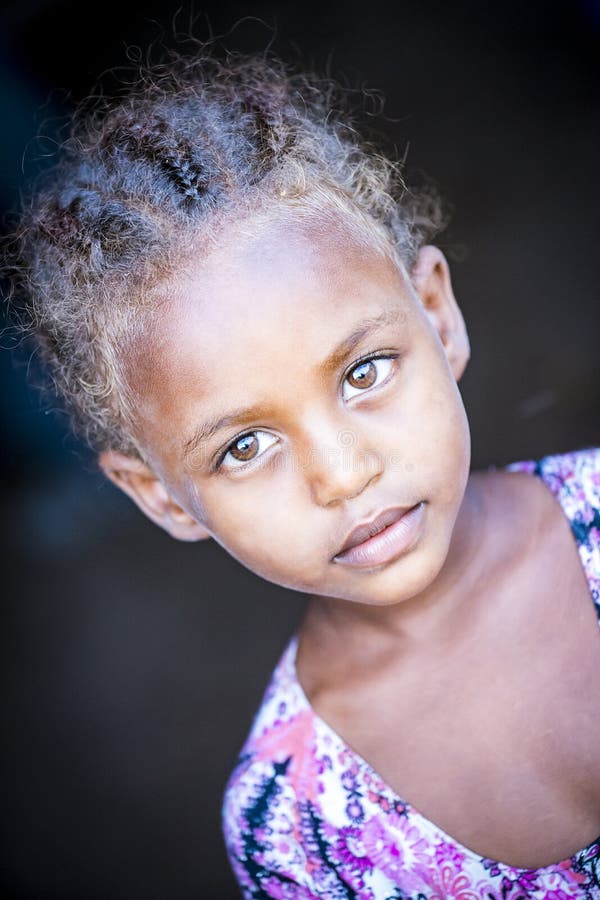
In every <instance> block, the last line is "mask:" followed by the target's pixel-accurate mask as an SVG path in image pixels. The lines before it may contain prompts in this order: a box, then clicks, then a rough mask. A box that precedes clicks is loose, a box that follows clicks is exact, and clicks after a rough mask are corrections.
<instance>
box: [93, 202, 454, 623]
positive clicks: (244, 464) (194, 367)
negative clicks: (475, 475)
mask: <svg viewBox="0 0 600 900" xmlns="http://www.w3.org/2000/svg"><path fill="white" fill-rule="evenodd" d="M414 282H415V284H416V285H417V287H418V288H419V291H420V295H419V293H417V291H416V290H415V287H414V286H413V284H412V283H411V281H410V280H409V278H408V277H407V275H406V274H405V272H404V271H403V270H401V269H400V268H399V267H398V266H397V265H396V264H394V263H393V262H392V261H391V260H390V259H389V258H387V257H386V256H384V255H383V254H381V253H380V252H378V251H377V250H376V249H375V248H371V247H369V246H368V245H367V243H366V242H365V241H364V240H363V241H362V242H361V241H359V240H358V239H356V238H355V237H354V236H353V232H352V231H351V230H350V229H349V228H347V227H346V226H344V224H343V223H342V222H341V221H335V222H334V221H329V222H327V223H326V224H325V223H324V222H322V223H321V224H320V225H319V224H317V223H315V222H314V221H313V222H306V221H305V222H304V223H301V222H298V221H294V220H293V219H292V218H291V217H288V218H285V217H281V218H279V219H278V220H277V221H271V223H270V224H267V225H265V224H262V225H260V226H257V227H254V228H253V224H252V222H250V223H249V224H248V225H247V226H246V227H245V228H244V227H242V226H240V227H239V229H238V231H237V233H236V234H235V235H232V236H230V237H229V238H228V239H227V241H225V242H222V243H221V245H220V248H219V249H218V251H216V252H214V253H213V254H212V255H211V256H210V257H209V259H208V260H204V261H203V262H200V263H197V264H194V263H191V264H189V265H188V266H187V267H186V270H185V271H183V272H181V274H180V276H178V278H177V282H176V284H173V285H169V286H167V288H166V290H167V293H168V300H167V302H166V303H165V304H164V307H163V309H164V315H162V318H161V319H160V323H159V326H158V328H157V333H156V335H155V336H154V337H153V340H152V342H150V341H149V342H148V345H147V346H146V347H145V348H144V353H143V354H142V353H140V354H138V355H136V356H135V357H132V358H131V360H130V366H129V370H130V380H131V383H132V385H133V387H134V390H135V391H136V393H137V396H138V398H139V403H138V414H139V426H138V433H137V437H138V439H139V440H140V442H141V444H142V445H143V446H144V448H145V450H146V453H147V456H148V458H149V459H150V460H151V461H152V464H153V468H154V472H151V471H150V469H148V471H147V472H145V473H142V474H143V477H142V475H140V478H139V480H138V482H137V484H136V486H135V489H133V488H132V487H131V484H132V483H133V482H132V481H130V482H129V488H128V491H129V493H131V494H132V496H134V497H135V499H136V500H137V502H138V503H139V504H140V506H142V508H143V509H144V510H145V511H146V513H147V514H149V515H151V517H152V518H153V519H154V520H155V521H158V522H159V524H161V525H163V526H164V527H165V528H167V529H168V530H170V531H171V532H172V533H174V534H175V533H176V536H178V537H183V538H184V539H186V538H187V539H195V538H199V537H204V536H207V535H210V536H212V537H213V538H214V539H215V540H216V541H218V543H219V544H221V545H222V546H223V547H224V548H225V549H226V550H227V551H228V552H229V553H230V554H231V555H232V556H234V557H235V558H236V559H238V560H239V561H240V562H241V563H242V564H243V565H245V566H246V567H247V568H249V569H250V570H252V571H253V572H255V573H256V574H258V575H260V576H262V577H264V578H266V579H268V580H270V581H274V582H276V583H278V584H281V585H284V586H286V587H289V588H294V589H297V590H300V591H304V592H308V593H311V594H318V595H324V596H332V597H339V598H346V599H348V600H352V601H356V602H360V603H367V604H375V605H385V604H390V603H394V602H397V601H399V600H402V599H404V598H408V597H410V596H413V595H415V594H416V593H418V592H419V591H420V590H423V589H424V588H425V587H426V586H427V585H428V584H429V583H430V582H431V581H432V580H433V578H434V577H435V575H436V574H437V572H438V571H439V570H440V568H441V566H442V564H443V562H444V560H445V558H446V555H447V552H448V547H449V542H450V538H451V534H452V530H453V527H454V524H455V521H456V517H457V514H458V510H459V507H460V504H461V501H462V498H463V493H464V489H465V484H466V479H467V475H468V469H469V449H470V446H469V433H468V427H467V422H466V416H465V412H464V408H463V405H462V401H461V398H460V394H459V392H458V388H457V385H456V378H457V377H459V376H460V374H461V372H462V368H463V367H464V365H465V363H466V354H467V353H468V344H467V343H466V335H465V334H464V326H463V324H462V318H461V316H460V313H459V311H458V308H457V307H456V304H455V301H454V298H453V297H452V290H451V287H450V281H449V277H448V274H447V267H446V264H445V261H444V258H443V256H442V255H441V254H440V253H439V251H436V250H435V249H434V248H425V250H424V251H423V252H422V253H421V255H420V257H419V262H418V264H417V267H416V270H415V273H414ZM461 341H462V343H461ZM461 348H462V349H461ZM465 348H467V349H465ZM114 460H115V457H114V456H113V457H112V464H114ZM104 462H106V458H105V460H104ZM137 471H138V472H139V469H138V470H137ZM112 477H114V469H113V475H112ZM121 486H123V481H121ZM375 520H377V521H375ZM173 522H176V523H177V526H176V528H175V526H173ZM363 524H366V526H367V529H369V526H372V527H371V528H370V531H363V532H362V534H361V533H358V534H356V533H355V534H354V535H353V536H352V535H351V533H352V532H353V530H354V529H355V528H356V527H357V526H360V525H363ZM384 526H385V531H384V532H381V535H380V537H379V538H374V539H371V541H370V542H369V544H364V543H362V546H361V547H358V548H355V549H354V550H352V549H350V550H348V549H347V550H346V552H345V553H344V552H343V549H344V548H345V547H346V548H347V547H348V544H352V543H355V542H356V541H357V540H360V539H362V541H363V542H364V540H365V539H366V538H368V536H369V534H370V532H371V531H373V530H374V529H378V530H381V528H384Z"/></svg>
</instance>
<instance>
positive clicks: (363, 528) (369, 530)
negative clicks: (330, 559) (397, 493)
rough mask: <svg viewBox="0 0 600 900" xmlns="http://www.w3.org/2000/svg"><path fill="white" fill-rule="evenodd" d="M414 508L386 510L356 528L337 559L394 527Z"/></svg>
mask: <svg viewBox="0 0 600 900" xmlns="http://www.w3.org/2000/svg"><path fill="white" fill-rule="evenodd" d="M417 506H418V504H417ZM414 508H415V507H412V506H395V507H391V508H390V509H385V510H384V511H383V512H381V513H379V515H377V516H375V518H374V519H371V521H370V522H363V523H362V524H360V525H357V526H356V528H353V529H352V531H351V532H350V534H349V535H348V537H347V538H346V540H345V541H344V543H343V544H342V546H341V548H340V549H339V550H338V552H337V553H336V557H338V556H341V555H342V554H343V553H346V551H348V550H351V549H352V548H353V547H357V546H358V545H359V544H362V543H364V542H365V541H367V540H368V539H369V538H371V537H373V536H374V535H376V534H379V532H380V531H383V530H384V529H385V528H388V526H390V525H393V524H394V522H398V521H399V520H400V519H401V518H402V517H403V516H404V515H406V513H408V512H410V510H411V509H414ZM334 558H335V557H334Z"/></svg>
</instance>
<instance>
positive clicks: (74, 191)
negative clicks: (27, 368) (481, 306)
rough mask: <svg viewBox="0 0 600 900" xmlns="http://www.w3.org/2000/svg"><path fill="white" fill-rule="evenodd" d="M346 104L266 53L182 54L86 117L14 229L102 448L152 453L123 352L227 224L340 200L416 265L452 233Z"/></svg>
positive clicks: (50, 351)
mask: <svg viewBox="0 0 600 900" xmlns="http://www.w3.org/2000/svg"><path fill="white" fill-rule="evenodd" d="M342 100H343V98H342ZM339 105H340V97H339V96H338V94H337V93H336V88H335V87H333V86H332V85H331V83H329V82H324V81H320V80H319V79H317V78H316V77H314V76H307V75H301V76H300V75H294V74H289V73H288V72H287V71H286V69H285V67H284V66H283V65H282V64H281V63H279V62H276V61H267V60H266V59H264V58H263V57H244V56H234V55H231V56H229V57H228V59H227V61H226V62H220V61H218V60H217V59H216V58H214V57H205V58H196V59H189V58H187V59H186V58H182V57H178V56H174V55H173V56H170V57H169V58H168V62H167V64H163V65H160V66H153V67H148V68H146V69H144V70H143V71H140V73H139V75H138V78H137V81H136V82H135V83H133V84H130V85H128V86H127V89H126V91H125V92H124V93H123V94H122V95H121V96H120V97H118V98H117V99H115V100H112V101H106V100H104V101H102V102H101V103H98V102H96V106H94V107H92V108H90V107H89V105H87V106H84V107H83V109H82V110H81V111H79V112H78V113H76V114H75V116H74V120H73V126H72V130H71V134H70V137H69V138H68V139H67V140H66V142H65V143H64V145H63V146H62V147H61V151H60V158H59V161H58V162H57V163H56V165H55V166H54V168H53V169H52V170H51V171H50V173H49V174H48V175H47V176H46V178H45V182H44V183H43V184H42V185H41V186H38V187H37V189H36V190H35V192H34V193H33V196H32V198H31V199H30V201H29V202H28V204H27V206H26V207H25V209H24V211H23V214H22V217H21V220H20V226H19V228H18V231H17V232H16V234H15V235H13V238H14V240H13V241H12V244H11V247H12V249H11V255H10V267H11V276H12V284H13V292H12V302H11V308H12V310H13V312H15V313H16V320H17V322H18V328H19V329H21V331H22V332H23V333H24V335H25V336H26V337H27V338H30V339H31V340H32V341H33V342H34V345H35V348H36V351H37V352H38V353H39V355H40V359H41V362H42V364H43V366H44V368H45V370H46V372H47V373H48V375H49V381H50V384H51V386H52V388H53V391H54V393H56V394H57V395H58V396H59V398H62V401H63V403H64V404H65V406H66V407H67V409H68V411H69V412H70V415H71V423H72V426H73V428H74V430H75V432H76V433H78V434H79V435H80V437H82V438H83V439H84V441H85V442H86V443H87V444H88V445H89V446H90V447H91V448H92V449H93V450H95V451H101V450H104V449H113V450H120V451H121V452H124V453H127V454H129V455H131V456H134V457H137V458H140V459H144V455H143V451H142V450H141V449H140V447H139V446H138V444H137V442H136V440H135V436H134V429H133V427H132V422H133V407H134V400H133V397H132V396H131V393H130V390H129V388H128V385H127V382H126V379H125V378H124V370H123V365H122V360H123V354H124V348H126V347H127V346H128V345H130V344H131V342H135V341H136V340H137V339H138V338H139V337H140V335H141V334H142V333H143V332H144V329H147V328H148V327H150V326H149V323H150V322H151V317H152V312H153V310H154V309H155V307H156V304H157V302H158V300H157V297H158V291H157V289H158V288H159V286H160V285H161V283H164V281H165V279H166V278H168V277H170V276H172V275H173V273H174V272H175V271H176V267H177V263H178V261H181V258H182V254H185V252H186V249H187V250H189V248H190V247H191V244H192V241H193V243H194V248H195V252H197V249H198V246H200V249H202V247H203V246H205V247H206V248H208V247H209V246H210V241H211V236H212V235H214V234H215V228H216V227H217V226H218V224H219V223H222V222H223V221H224V220H226V219H227V217H230V218H231V217H233V218H235V217H236V216H239V215H241V210H243V209H245V210H246V211H249V210H252V209H257V208H258V207H259V206H260V207H262V208H265V207H267V208H268V205H269V204H273V203H279V204H281V203H284V202H289V203H295V204H296V205H297V206H300V207H302V204H305V203H308V202H309V198H310V197H311V195H315V196H316V195H318V196H320V197H321V198H323V197H328V198H329V199H330V200H334V202H335V203H337V205H338V206H341V207H342V208H344V209H345V210H346V211H347V212H348V213H349V214H351V213H353V214H354V216H355V218H356V217H357V216H358V217H359V218H362V220H363V222H364V223H366V224H367V226H368V227H369V229H370V231H371V232H372V234H373V235H374V236H376V235H379V236H380V237H381V236H383V238H384V239H385V240H386V241H387V242H388V244H389V245H390V247H393V248H394V252H397V254H398V255H399V257H400V259H402V261H403V262H404V263H405V264H406V265H407V267H409V268H410V267H411V265H412V263H413V262H414V260H415V258H416V253H417V250H418V248H419V246H420V245H421V244H422V243H423V242H425V241H426V240H427V239H429V238H430V237H431V236H432V235H433V234H434V233H435V232H436V231H438V230H440V228H441V226H442V225H443V221H442V214H441V208H440V205H439V203H438V201H437V199H436V197H435V196H432V194H431V193H430V192H426V193H424V194H419V195H415V194H414V193H411V192H410V191H408V190H407V189H406V188H405V185H404V183H403V181H402V178H401V174H400V171H399V166H398V165H396V164H394V163H393V162H391V161H389V160H388V159H386V158H384V157H383V156H382V155H381V154H379V153H378V152H377V151H376V150H374V148H373V147H371V146H369V145H366V144H364V143H363V142H361V140H360V138H359V137H358V135H357V133H356V131H355V130H354V128H353V127H352V125H351V124H349V120H348V118H347V117H346V118H345V119H344V118H343V117H342V116H341V115H340V113H339V112H338V111H337V109H338V107H339ZM15 248H16V250H15Z"/></svg>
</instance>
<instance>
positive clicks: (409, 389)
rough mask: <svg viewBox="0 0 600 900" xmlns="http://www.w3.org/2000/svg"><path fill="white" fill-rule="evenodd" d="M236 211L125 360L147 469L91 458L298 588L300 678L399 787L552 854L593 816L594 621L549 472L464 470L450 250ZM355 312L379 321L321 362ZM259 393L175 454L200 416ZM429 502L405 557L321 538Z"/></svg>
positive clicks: (444, 812) (453, 818)
mask: <svg viewBox="0 0 600 900" xmlns="http://www.w3.org/2000/svg"><path fill="white" fill-rule="evenodd" d="M252 224H253V223H250V225H251V226H252ZM247 225H248V223H242V225H241V226H240V228H239V231H238V233H236V234H234V235H231V236H230V237H229V238H228V240H227V241H225V240H224V241H223V242H222V244H221V246H220V248H219V249H217V250H216V251H214V252H213V254H212V255H211V256H210V257H209V258H208V259H207V260H204V261H203V262H197V261H191V262H190V263H189V264H188V265H187V266H186V267H184V268H182V270H181V272H180V273H179V277H178V279H177V282H176V283H172V284H167V285H165V298H166V300H167V302H166V303H165V305H164V310H165V315H164V319H163V321H162V326H161V328H160V329H159V330H158V334H157V335H155V336H154V338H153V340H152V341H151V342H150V341H149V342H148V345H147V346H146V347H144V348H142V351H141V352H138V353H137V354H136V356H135V357H134V356H131V358H129V359H128V360H127V364H128V375H129V380H130V383H131V385H132V387H133V388H134V390H135V391H136V395H137V397H138V398H139V404H138V412H139V417H138V423H137V438H138V440H139V442H140V444H141V445H142V446H143V448H144V451H145V453H146V455H147V457H148V459H149V460H150V462H151V467H150V466H146V465H145V464H143V463H141V462H138V461H136V460H133V459H131V458H129V457H126V456H123V455H122V454H119V453H116V452H113V451H107V452H105V453H103V454H102V455H101V457H100V464H101V466H102V468H103V469H104V471H105V473H106V475H107V476H108V477H109V478H110V479H112V480H113V481H114V482H115V483H116V484H117V485H118V486H119V487H120V488H121V489H122V490H124V491H125V492H126V493H127V494H129V496H130V497H131V498H132V499H133V500H134V501H135V502H136V503H137V504H138V506H139V507H140V508H141V509H142V510H143V511H144V513H145V514H146V515H147V516H148V517H149V518H150V519H152V521H154V522H156V523H157V524H158V525H160V526H161V527H162V528H164V529H165V530H167V531H168V532H169V533H170V534H171V535H173V537H176V538H178V539H180V540H189V541H193V540H201V539H204V538H207V537H212V538H214V539H215V540H216V541H218V542H219V543H220V544H221V545H222V546H223V547H224V548H225V549H226V550H227V551H228V552H229V553H230V554H231V555H232V556H234V557H235V558H236V559H238V560H239V561H240V562H241V563H242V564H244V565H245V566H246V567H247V568H249V569H250V570H251V571H253V572H255V573H256V574H258V575H260V576H262V577H263V578H265V579H267V580H270V581H274V582H276V583H278V584H281V585H284V586H286V587H289V588H293V589H296V590H299V591H303V592H305V593H307V594H309V595H310V597H311V599H310V601H309V605H308V609H307V613H306V617H305V620H304V623H303V626H302V629H301V632H300V643H299V650H298V658H297V668H298V674H299V678H300V681H301V683H302V684H303V686H304V689H305V691H306V693H307V695H308V696H309V699H310V700H311V702H312V704H313V706H314V708H315V710H316V711H317V713H318V714H320V715H321V716H323V717H324V718H325V719H326V720H327V721H328V722H329V723H330V724H331V725H332V727H334V728H335V729H336V730H337V731H339V733H341V734H342V735H343V736H344V738H345V739H346V740H347V741H348V742H349V743H350V744H351V745H352V746H354V747H355V749H356V750H357V751H358V752H359V753H360V754H361V755H362V756H364V757H366V758H367V759H368V760H369V761H370V762H371V763H372V765H373V766H374V767H375V768H376V769H377V770H378V771H379V772H380V774H381V775H382V776H383V777H384V778H385V779H386V780H387V781H388V783H389V784H390V785H391V786H392V787H393V788H394V789H395V790H396V791H397V792H398V793H399V794H400V795H402V796H406V797H407V798H408V799H409V800H410V801H411V802H413V803H414V804H415V805H416V807H417V808H419V809H421V810H422V811H423V813H424V815H426V816H427V817H428V818H431V819H432V820H433V821H435V822H437V823H438V824H439V825H440V826H441V827H442V828H444V830H446V831H447V832H448V833H450V834H452V835H453V836H454V837H455V838H456V839H458V840H460V841H462V842H463V843H464V844H465V845H467V846H469V847H471V848H473V849H474V850H476V851H477V852H478V853H481V854H482V855H485V856H488V857H491V858H496V859H503V860H504V861H505V862H509V863H511V864H514V865H522V866H532V867H533V866H539V865H546V864H549V863H551V862H554V861H556V860H557V859H562V858H565V857H566V856H568V855H570V854H571V853H573V852H575V851H576V850H578V849H580V848H581V847H582V846H584V845H585V844H587V843H589V842H590V841H591V840H592V839H593V838H594V837H595V836H596V835H597V834H598V833H600V751H598V750H594V749H593V748H598V747H600V726H598V725H596V724H594V723H595V721H596V720H597V716H596V715H595V713H594V709H593V707H594V703H593V697H592V696H591V691H590V689H589V685H590V684H592V678H593V672H594V671H595V672H597V671H598V665H599V664H600V642H599V641H598V638H597V625H596V624H595V622H594V611H593V607H592V604H591V602H590V597H589V590H588V587H587V583H586V581H585V577H584V573H583V571H582V568H581V564H580V563H579V558H578V555H577V550H576V548H575V545H574V542H573V539H572V537H571V535H570V532H569V528H568V525H567V523H566V519H565V518H564V515H563V513H562V511H561V510H560V508H559V507H558V505H557V504H556V501H554V499H553V498H552V496H551V495H550V494H549V492H548V490H547V489H546V488H545V487H544V486H543V485H541V484H539V483H538V482H537V480H536V479H532V478H531V476H528V475H517V474H510V473H502V472H500V473H492V472H489V473H474V474H472V475H471V476H470V477H469V474H468V473H469V460H470V443H469V432H468V426H467V421H466V416H465V412H464V408H463V405H462V401H461V398H460V394H459V392H458V389H457V381H458V379H459V378H460V376H461V375H462V373H463V371H464V368H465V366H466V364H467V361H468V356H469V344H468V339H467V335H466V330H465V326H464V322H463V319H462V316H461V314H460V311H459V309H458V306H457V304H456V300H455V298H454V295H453V292H452V286H451V282H450V275H449V271H448V266H447V264H446V261H445V259H444V257H443V255H442V254H441V253H440V251H439V250H437V249H435V248H433V247H425V248H423V249H422V250H421V252H420V253H419V257H418V261H417V264H416V267H415V269H414V271H413V272H412V273H411V278H409V277H408V276H407V274H406V272H405V271H404V270H403V269H402V268H401V267H398V266H397V265H396V264H394V263H393V262H392V261H391V260H390V259H389V258H388V257H386V256H384V255H382V254H381V253H379V252H377V251H376V250H375V249H369V248H365V246H364V243H363V245H361V244H360V242H359V241H357V240H354V238H353V236H352V234H351V233H350V232H349V230H348V229H347V228H346V227H344V225H342V224H341V223H339V222H338V223H337V224H335V223H334V224H332V223H331V222H329V223H328V224H327V227H325V228H323V227H319V225H318V223H314V222H313V223H312V224H310V223H309V224H307V223H306V222H305V223H304V224H300V223H297V222H294V221H293V220H292V219H291V218H290V217H289V216H288V217H287V218H286V217H285V216H284V215H282V216H281V217H280V218H279V220H277V221H271V222H270V223H264V222H263V223H262V224H261V225H260V226H256V227H247ZM368 316H369V317H375V316H385V317H386V321H385V322H384V323H383V324H381V325H380V326H378V327H377V329H376V330H372V331H371V332H370V334H368V335H367V336H365V337H363V338H362V340H361V341H360V342H359V343H358V344H357V345H356V346H355V347H354V349H353V350H352V351H351V352H348V353H347V354H346V355H345V356H344V357H343V358H340V359H338V360H337V361H336V364H335V366H332V367H331V368H330V369H329V370H324V369H323V368H322V363H323V360H325V359H326V358H327V357H328V356H329V355H330V354H331V353H332V351H333V350H334V349H335V348H336V347H337V346H338V345H339V344H340V342H341V341H342V340H344V339H345V338H347V337H348V335H349V334H350V333H351V332H352V331H353V330H354V329H355V328H356V326H357V324H358V323H359V322H362V321H363V320H364V319H365V318H366V317H368ZM374 353H376V354H379V355H381V356H382V358H381V359H379V360H378V361H376V362H374V363H373V364H372V366H370V367H368V371H369V375H370V376H371V379H372V381H371V382H369V383H368V384H367V386H366V387H365V386H364V384H362V385H361V383H360V379H358V380H357V378H356V374H357V371H356V370H357V366H358V365H359V363H361V362H363V361H364V357H365V356H369V355H371V354H374ZM363 374H364V370H363ZM357 385H358V386H357ZM255 404H257V405H261V407H262V410H261V412H260V413H256V414H255V415H253V416H252V417H249V418H248V419H247V420H245V421H239V422H237V423H232V424H230V425H228V426H227V427H226V428H225V429H224V430H222V431H221V432H219V433H218V434H217V435H216V436H215V437H213V438H212V439H210V440H209V441H207V442H204V443H202V444H200V445H199V446H198V447H196V448H195V450H194V452H193V453H191V455H189V456H188V457H187V458H184V453H183V445H184V444H185V441H186V439H187V438H188V437H189V436H190V435H191V434H192V433H193V431H194V429H195V428H196V427H197V425H198V424H199V423H201V422H202V423H203V422H206V421H207V420H208V419H209V418H211V417H213V416H219V415H221V414H222V413H223V412H224V411H229V410H233V409H237V408H239V407H247V406H252V405H255ZM249 433H253V437H250V438H248V440H247V441H246V442H245V443H244V442H240V439H241V438H242V437H243V436H245V435H248V434H249ZM234 438H235V439H236V441H237V447H234V449H233V450H231V449H230V452H229V453H227V455H226V456H225V458H224V460H223V461H222V462H221V465H220V466H219V465H218V462H217V461H218V460H219V459H220V458H221V457H222V455H223V454H224V453H225V451H226V448H227V447H228V446H229V447H230V448H231V445H232V441H233V439H234ZM253 454H255V455H256V459H254V460H253V459H252V458H251V457H252V455H253ZM241 462H243V465H240V463H241ZM420 501H423V502H424V515H423V518H422V523H421V526H420V528H419V532H418V534H417V537H416V540H415V541H414V542H413V544H412V545H411V546H410V548H409V549H408V550H407V551H406V552H405V553H403V554H401V555H400V556H399V557H397V558H395V559H394V560H393V561H391V562H389V563H387V564H385V565H382V566H378V567H373V568H369V569H360V570H359V569H353V568H348V567H347V566H343V565H340V564H339V563H338V562H336V561H335V560H334V559H333V557H334V556H335V554H336V553H337V552H338V551H339V550H340V548H341V546H342V544H343V542H344V540H345V538H346V536H347V534H348V532H349V531H350V530H351V529H352V528H353V527H354V526H355V525H356V524H358V523H359V522H362V521H365V520H368V519H370V518H372V517H373V516H374V515H376V514H377V513H378V512H380V511H381V510H383V509H387V508H389V507H391V506H413V505H414V504H416V503H418V502H420ZM542 536H543V540H541V539H540V538H541V537H542ZM548 596H551V597H553V612H552V615H551V616H548V605H547V604H548ZM523 598H527V603H523ZM557 616H559V617H560V622H561V627H560V628H556V621H557V618H556V617H557ZM574 734H576V735H577V739H574ZM440 736H443V740H442V739H441V737H440ZM465 736H466V737H465ZM432 773H435V774H434V776H433V777H432ZM557 809H560V815H557V814H556V810H557Z"/></svg>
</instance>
